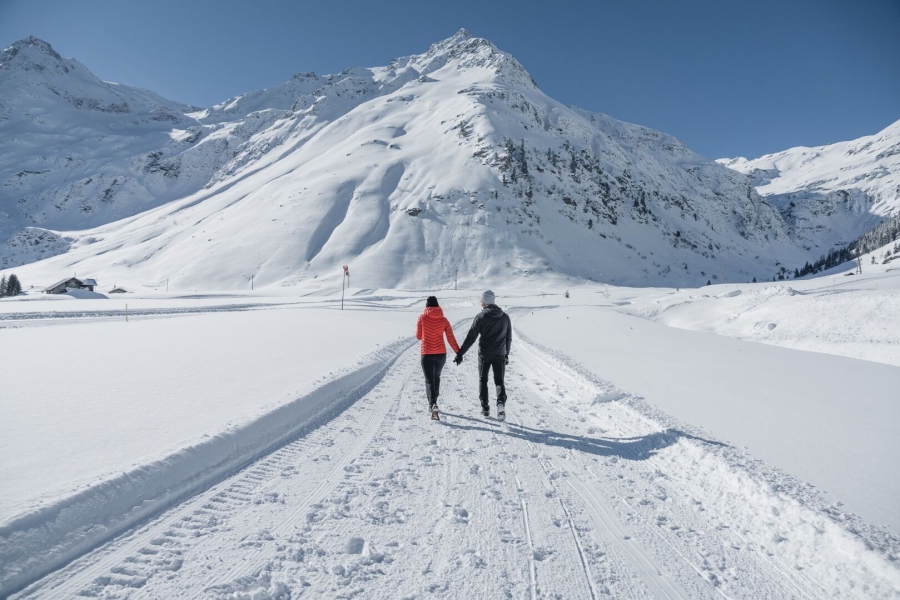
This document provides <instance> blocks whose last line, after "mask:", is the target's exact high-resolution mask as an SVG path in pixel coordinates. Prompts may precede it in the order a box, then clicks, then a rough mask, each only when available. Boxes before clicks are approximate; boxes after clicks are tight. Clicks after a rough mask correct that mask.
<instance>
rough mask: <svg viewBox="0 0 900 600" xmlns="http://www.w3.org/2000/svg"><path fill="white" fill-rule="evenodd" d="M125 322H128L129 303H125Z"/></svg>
mask: <svg viewBox="0 0 900 600" xmlns="http://www.w3.org/2000/svg"><path fill="white" fill-rule="evenodd" d="M125 322H126V323H127V322H128V304H126V305H125Z"/></svg>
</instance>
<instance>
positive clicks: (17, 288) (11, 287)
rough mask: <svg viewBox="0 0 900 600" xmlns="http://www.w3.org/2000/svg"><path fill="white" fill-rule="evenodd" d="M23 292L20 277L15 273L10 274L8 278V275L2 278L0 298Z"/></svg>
mask: <svg viewBox="0 0 900 600" xmlns="http://www.w3.org/2000/svg"><path fill="white" fill-rule="evenodd" d="M21 293H22V283H21V282H20V281H19V278H18V277H16V274H15V273H13V274H12V275H10V276H9V279H7V278H6V275H4V276H3V277H2V278H0V298H6V297H7V296H18V295H19V294H21Z"/></svg>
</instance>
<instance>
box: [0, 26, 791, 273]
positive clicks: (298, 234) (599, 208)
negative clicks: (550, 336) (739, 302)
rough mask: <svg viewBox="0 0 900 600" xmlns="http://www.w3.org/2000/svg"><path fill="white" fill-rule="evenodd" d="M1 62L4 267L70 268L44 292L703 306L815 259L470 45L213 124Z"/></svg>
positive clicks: (35, 43) (226, 111) (47, 58)
mask: <svg viewBox="0 0 900 600" xmlns="http://www.w3.org/2000/svg"><path fill="white" fill-rule="evenodd" d="M2 56H3V58H2V59H0V62H2V67H0V102H2V104H3V109H2V110H3V111H4V112H3V120H2V121H0V136H2V138H3V142H4V143H3V148H4V150H3V154H2V156H0V163H2V164H0V169H2V170H0V179H2V184H0V190H2V192H0V193H2V197H0V203H2V204H0V207H2V209H3V213H2V214H0V218H2V219H3V220H2V221H0V223H2V225H0V228H2V232H3V233H4V234H5V235H10V236H12V238H11V241H9V242H7V244H6V247H5V248H3V250H2V254H0V256H2V257H3V258H2V259H3V260H5V261H6V264H7V265H15V264H21V263H23V262H26V261H28V260H33V259H34V258H36V257H39V256H41V253H43V256H47V255H50V254H53V253H59V252H63V253H62V254H60V255H58V256H55V257H52V258H49V259H46V260H43V261H40V262H37V263H35V264H33V265H30V266H29V267H28V268H27V269H25V270H21V269H20V271H21V272H22V273H23V274H25V275H26V277H27V278H28V279H29V280H31V281H40V282H43V281H44V280H47V281H48V282H50V280H55V279H57V278H58V277H57V275H59V274H68V273H69V272H71V271H76V270H77V272H79V273H85V274H87V273H90V274H91V275H92V276H96V277H98V278H102V279H103V280H106V281H110V280H116V281H119V282H124V281H130V282H133V283H135V284H142V285H154V284H158V283H159V282H162V281H164V280H166V279H169V280H170V281H171V285H172V286H174V288H175V289H179V288H180V289H184V288H197V289H200V288H236V287H244V286H245V285H246V282H247V281H248V280H249V278H250V277H251V276H253V277H255V281H256V283H257V284H258V285H273V284H278V285H290V284H293V283H298V282H301V281H305V280H310V279H315V278H322V277H329V278H330V277H337V276H338V274H339V272H340V271H339V266H340V265H342V264H348V263H349V264H352V265H354V275H355V276H356V279H355V283H356V284H358V285H365V286H366V287H418V286H429V287H431V286H440V285H447V284H450V283H452V281H453V279H454V276H455V275H457V273H458V277H459V279H460V280H461V281H467V280H468V281H475V280H483V281H485V282H492V281H497V282H508V283H512V282H513V281H528V280H530V279H533V278H535V277H539V278H546V277H550V278H553V277H557V276H574V277H581V278H588V279H595V280H602V281H607V282H613V283H628V284H638V285H646V284H648V283H669V284H674V285H684V284H702V283H706V281H707V280H708V279H713V280H716V279H718V276H719V275H720V274H725V275H726V279H728V280H749V279H751V278H752V277H754V276H756V277H770V276H771V274H772V273H773V272H775V271H776V270H777V266H776V265H777V264H779V261H783V262H787V263H789V264H791V263H794V262H800V261H801V259H806V258H808V253H807V252H806V251H805V250H804V249H803V248H801V247H799V246H798V245H797V244H795V242H794V241H793V240H792V238H791V237H790V235H789V228H788V226H787V224H786V223H785V221H784V219H783V218H782V216H781V215H780V214H779V212H778V211H777V210H774V209H773V208H772V207H771V206H770V205H769V204H768V203H767V202H766V201H765V200H764V199H763V198H762V197H761V196H760V195H759V194H758V193H757V192H756V191H755V190H754V189H753V187H752V185H751V182H750V179H749V178H748V177H746V176H745V175H743V174H740V173H738V172H736V171H734V170H732V169H729V168H726V167H724V166H722V165H719V164H717V163H716V162H714V161H710V160H707V159H705V158H704V157H701V156H699V155H697V154H695V153H694V152H692V151H691V150H689V149H688V148H687V147H686V146H685V145H684V144H683V143H682V142H681V141H679V140H677V139H675V138H673V137H671V136H668V135H666V134H663V133H660V132H657V131H653V130H650V129H647V128H644V127H640V126H636V125H631V124H627V123H622V122H620V121H616V120H615V119H612V118H610V117H608V116H606V115H602V114H597V113H590V112H587V111H584V110H580V109H577V108H574V107H568V106H565V105H563V104H560V103H559V102H556V101H555V100H553V99H552V98H550V97H548V96H547V95H546V94H544V93H543V92H542V91H541V90H540V89H539V88H538V87H537V85H536V84H535V82H534V80H533V79H532V78H531V76H530V75H529V74H528V73H527V72H526V71H525V69H524V68H523V67H522V65H520V64H519V62H518V61H517V60H516V59H515V58H514V57H512V56H510V55H509V54H507V53H504V52H502V51H500V50H498V49H497V48H496V47H495V46H493V45H492V44H491V43H490V42H488V41H487V40H484V39H480V38H475V37H472V36H471V35H469V34H468V33H467V32H466V31H464V30H461V31H459V32H458V33H457V34H456V35H454V36H453V37H451V38H449V39H446V40H444V41H442V42H439V43H437V44H434V45H432V46H431V47H430V48H429V49H428V51H427V52H425V53H424V54H419V55H413V56H407V57H402V58H397V59H395V60H393V61H391V63H390V64H389V65H387V66H384V67H374V68H353V69H347V70H345V71H343V72H341V73H339V74H337V75H327V76H318V75H315V74H313V73H304V74H301V75H297V76H295V77H293V78H292V79H291V81H289V82H287V83H285V84H283V85H280V86H275V87H273V88H268V89H265V90H262V91H259V92H254V93H249V94H244V95H242V96H238V97H236V98H233V99H231V100H228V101H226V102H223V103H221V104H219V105H216V106H214V107H212V108H209V109H205V110H201V109H195V108H192V107H187V106H184V105H181V104H178V103H174V102H168V101H165V100H163V99H160V98H158V97H157V96H155V95H153V94H151V93H149V92H144V91H142V90H136V89H134V88H126V87H125V86H117V85H115V84H109V83H104V82H101V81H99V80H98V79H96V78H95V77H93V75H91V74H90V73H89V72H88V71H87V70H86V69H85V68H84V67H82V66H81V65H79V64H78V63H77V62H75V61H72V60H68V59H63V58H60V57H59V55H58V54H56V53H55V52H54V51H53V50H52V49H51V48H50V46H49V45H47V44H46V43H44V42H41V41H40V40H36V39H34V38H29V39H26V40H23V41H21V42H17V43H16V44H14V45H13V46H11V47H10V48H8V49H7V50H5V51H4V53H3V55H2ZM123 217H125V218H123ZM117 219H121V220H117ZM89 228H92V229H89ZM48 230H49V231H48ZM23 247H27V248H28V251H27V252H26V251H24V250H23Z"/></svg>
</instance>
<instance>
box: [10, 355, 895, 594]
mask: <svg viewBox="0 0 900 600" xmlns="http://www.w3.org/2000/svg"><path fill="white" fill-rule="evenodd" d="M417 352H418V348H417V347H416V346H414V347H412V348H410V349H409V350H407V351H406V352H405V353H404V354H403V355H402V356H401V358H400V359H399V360H398V361H397V362H396V363H395V365H394V366H393V367H392V368H391V369H390V370H389V371H388V372H387V374H386V375H385V377H384V379H383V380H382V381H381V382H380V383H379V384H378V385H377V386H376V387H375V388H374V389H373V390H372V391H371V392H370V393H369V394H367V395H366V396H364V397H363V398H362V399H360V400H359V401H357V402H356V403H355V404H353V405H352V406H351V407H350V408H348V409H347V410H345V411H344V412H342V413H341V414H339V415H338V416H336V417H335V418H334V419H332V420H331V421H330V422H328V423H326V424H324V425H322V426H320V427H319V428H318V429H316V430H314V431H312V432H310V433H308V434H307V435H305V436H304V437H302V438H300V439H298V440H296V441H294V442H292V443H289V444H288V445H286V446H284V447H282V448H281V449H279V450H277V451H275V452H273V453H272V454H270V455H268V456H266V457H264V458H262V459H260V460H258V461H256V462H255V463H253V464H251V465H250V466H248V467H247V468H245V469H243V470H242V471H240V472H239V473H237V474H235V475H234V476H233V477H230V478H228V479H226V480H224V481H222V482H221V483H219V484H218V485H216V486H214V487H213V488H211V489H209V490H207V491H206V492H204V493H201V494H199V495H198V496H195V497H194V498H192V499H190V500H188V501H186V502H184V503H182V504H180V505H179V506H177V507H175V508H173V509H171V510H169V511H168V512H166V513H165V514H163V515H161V516H160V517H158V518H156V519H154V520H153V521H151V522H149V523H146V524H144V525H143V526H141V527H139V528H138V529H137V530H135V531H133V532H131V533H130V534H128V535H125V536H122V537H120V538H117V539H115V540H113V541H112V542H109V543H108V544H105V545H104V546H102V547H101V548H99V549H97V550H96V551H94V552H92V553H90V554H88V555H86V556H84V557H82V558H81V559H79V560H77V561H75V562H74V563H72V564H70V565H69V566H67V567H66V568H64V569H62V570H60V571H58V572H56V573H53V574H52V575H50V576H48V577H47V578H45V579H43V580H42V581H40V582H38V583H37V584H35V585H33V586H32V587H30V588H28V589H26V590H25V591H24V592H22V593H21V594H19V596H20V597H73V596H87V597H101V598H125V597H130V598H197V597H210V598H254V599H259V598H291V597H293V598H296V597H301V596H302V597H354V596H356V597H360V598H414V597H420V598H421V597H436V596H437V597H439V596H444V597H453V598H459V597H470V598H487V597H490V598H496V597H509V598H556V597H561V598H594V599H596V598H606V597H615V598H717V597H721V598H823V597H842V598H848V597H895V596H897V595H898V594H900V571H898V570H897V568H896V567H895V566H894V565H892V564H890V562H889V560H888V559H886V558H885V557H884V555H883V554H882V553H878V552H873V551H872V550H871V549H867V548H866V547H865V544H864V543H863V542H862V541H861V540H860V539H858V538H856V537H855V536H853V535H852V534H851V533H849V532H847V531H846V530H845V529H843V528H841V527H840V526H838V525H837V524H836V523H834V522H832V521H831V520H830V519H829V518H828V517H827V516H826V515H824V514H822V513H821V512H817V511H814V510H813V509H810V508H808V507H806V506H804V505H803V503H802V502H798V501H797V500H796V499H795V498H794V497H793V496H791V495H790V494H788V493H785V492H784V490H783V487H784V484H785V482H784V481H780V480H778V477H779V476H778V475H777V474H772V473H771V472H768V471H767V470H766V468H765V467H763V466H760V465H759V464H758V463H756V462H755V461H753V460H752V459H751V458H749V457H747V456H746V455H744V454H742V453H740V452H738V451H736V450H734V449H733V448H730V447H727V446H724V445H722V444H719V443H717V442H714V441H707V440H704V439H702V438H699V437H696V436H692V435H689V434H687V433H684V432H683V431H682V430H681V429H678V428H673V427H671V424H667V423H666V418H665V417H664V416H661V415H654V414H653V411H652V409H650V408H649V407H647V406H646V405H643V404H642V402H641V401H640V399H636V398H633V397H631V396H629V395H628V394H625V393H622V392H621V391H619V390H616V389H614V388H612V387H611V386H609V385H607V384H605V383H604V382H602V381H599V380H597V379H596V378H594V377H593V376H592V375H591V374H589V373H586V372H585V371H584V370H582V369H580V368H579V367H578V366H577V365H574V364H572V363H571V362H569V361H568V360H567V359H566V358H565V357H560V356H555V355H553V354H552V353H551V352H549V351H545V350H544V349H542V348H540V347H538V346H537V345H535V344H532V343H530V342H528V341H527V340H523V339H517V341H516V345H515V348H514V352H513V356H512V359H511V364H510V367H509V373H508V383H509V385H508V388H509V396H510V401H509V404H508V410H507V412H508V415H509V422H507V423H505V424H501V423H499V422H497V421H495V420H493V419H484V418H481V417H480V415H479V413H478V402H477V380H476V373H475V367H474V364H473V363H474V357H470V358H469V359H467V360H466V361H465V362H464V363H463V365H462V366H461V367H456V366H454V365H452V364H450V365H449V366H448V367H446V368H445V370H444V377H443V383H442V395H441V399H440V405H441V409H442V419H443V420H442V421H440V422H432V421H430V420H429V417H428V414H427V411H426V404H425V395H424V385H423V381H422V376H421V371H420V368H419V363H418V359H419V356H418V354H417Z"/></svg>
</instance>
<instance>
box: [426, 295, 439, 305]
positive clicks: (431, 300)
mask: <svg viewBox="0 0 900 600" xmlns="http://www.w3.org/2000/svg"><path fill="white" fill-rule="evenodd" d="M425 306H439V305H438V303H437V296H428V300H426V301H425Z"/></svg>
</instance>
